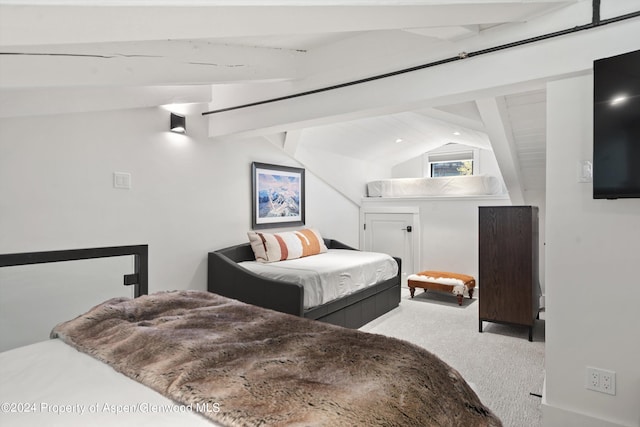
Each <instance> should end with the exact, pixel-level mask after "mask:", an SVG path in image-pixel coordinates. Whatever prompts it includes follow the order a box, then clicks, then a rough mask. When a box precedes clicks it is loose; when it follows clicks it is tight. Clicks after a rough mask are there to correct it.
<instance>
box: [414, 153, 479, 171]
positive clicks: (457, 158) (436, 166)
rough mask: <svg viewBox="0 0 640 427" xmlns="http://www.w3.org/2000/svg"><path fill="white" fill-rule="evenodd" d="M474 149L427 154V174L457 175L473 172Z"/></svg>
mask: <svg viewBox="0 0 640 427" xmlns="http://www.w3.org/2000/svg"><path fill="white" fill-rule="evenodd" d="M474 158H475V156H474V151H473V150H468V151H455V152H444V153H443V152H441V153H430V154H428V169H427V171H426V172H427V173H428V176H431V177H439V176H459V175H473V174H474V170H473V169H474Z"/></svg>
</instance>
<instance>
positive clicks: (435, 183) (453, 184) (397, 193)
mask: <svg viewBox="0 0 640 427" xmlns="http://www.w3.org/2000/svg"><path fill="white" fill-rule="evenodd" d="M501 192H502V188H501V185H500V181H499V180H498V179H497V178H496V177H495V176H490V175H469V176H445V177H436V178H394V179H381V180H377V181H371V182H369V183H368V184H367V195H368V196H369V197H409V196H411V197H414V196H444V197H446V196H481V195H493V194H500V193H501Z"/></svg>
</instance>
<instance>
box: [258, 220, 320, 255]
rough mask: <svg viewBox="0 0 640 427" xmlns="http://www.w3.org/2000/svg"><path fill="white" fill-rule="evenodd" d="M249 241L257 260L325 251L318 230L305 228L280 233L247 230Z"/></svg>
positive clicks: (315, 253)
mask: <svg viewBox="0 0 640 427" xmlns="http://www.w3.org/2000/svg"><path fill="white" fill-rule="evenodd" d="M247 235H248V236H249V243H251V249H253V253H254V254H255V256H256V261H259V262H275V261H284V260H287V259H296V258H302V257H305V256H309V255H317V254H320V253H323V252H327V247H326V246H325V244H324V240H322V236H320V233H318V231H316V230H314V229H312V228H305V229H303V230H298V231H285V232H282V233H262V232H258V231H249V232H248V233H247Z"/></svg>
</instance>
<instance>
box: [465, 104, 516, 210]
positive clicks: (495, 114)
mask: <svg viewBox="0 0 640 427" xmlns="http://www.w3.org/2000/svg"><path fill="white" fill-rule="evenodd" d="M476 104H477V105H478V110H479V111H480V116H481V117H482V121H483V122H484V126H485V129H486V132H487V135H488V136H489V140H490V141H491V146H492V147H493V153H494V154H495V156H496V160H497V161H498V167H499V168H500V173H501V174H502V178H503V180H504V183H505V185H506V186H507V191H508V193H509V198H510V199H511V203H512V204H514V205H521V204H523V203H524V188H523V185H522V177H521V176H520V165H519V163H518V153H517V150H516V146H515V142H514V140H513V132H512V131H511V126H510V124H509V123H510V122H509V117H508V112H507V107H506V103H505V101H504V97H499V98H485V99H479V100H477V101H476Z"/></svg>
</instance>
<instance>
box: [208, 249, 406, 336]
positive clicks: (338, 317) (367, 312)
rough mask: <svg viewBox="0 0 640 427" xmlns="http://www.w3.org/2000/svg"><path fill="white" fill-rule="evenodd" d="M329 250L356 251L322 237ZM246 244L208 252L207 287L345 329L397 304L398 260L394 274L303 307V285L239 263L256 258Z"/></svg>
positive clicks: (399, 267) (356, 325)
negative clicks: (326, 300)
mask: <svg viewBox="0 0 640 427" xmlns="http://www.w3.org/2000/svg"><path fill="white" fill-rule="evenodd" d="M323 241H324V243H325V245H326V247H327V248H328V249H329V250H332V249H342V250H352V251H353V250H355V249H354V248H352V247H350V246H347V245H345V244H344V243H341V242H339V241H337V240H333V239H323ZM255 259H256V258H255V254H254V252H253V250H252V248H251V245H250V244H249V243H245V244H241V245H236V246H232V247H229V248H225V249H220V250H217V251H214V252H209V262H208V263H209V265H208V270H209V271H208V288H207V289H208V290H209V291H210V292H214V293H217V294H219V295H223V296H226V297H229V298H234V299H237V300H240V301H243V302H246V303H249V304H254V305H258V306H260V307H265V308H270V309H272V310H277V311H280V312H283V313H288V314H294V315H296V316H302V317H306V318H308V319H313V320H320V321H323V322H327V323H332V324H335V325H340V326H345V327H348V328H359V327H360V326H362V325H364V324H366V323H368V322H370V321H371V320H373V319H375V318H377V317H380V316H381V315H382V314H384V313H386V312H388V311H390V310H392V309H393V308H395V307H397V306H398V304H399V303H400V277H401V273H400V269H401V260H400V259H399V258H395V260H396V262H397V264H398V272H397V275H396V276H395V277H392V278H390V279H388V280H384V281H382V282H380V283H376V284H374V285H372V286H369V287H367V288H364V289H361V290H359V291H356V292H354V293H351V294H348V295H346V296H344V297H342V298H339V299H336V300H333V301H329V302H326V303H324V304H321V305H319V306H315V307H306V308H305V307H304V288H303V286H302V285H300V284H298V283H292V282H290V281H285V280H277V279H269V278H266V277H264V276H261V275H258V274H255V273H253V272H251V271H249V270H247V269H246V268H243V267H242V266H241V265H239V263H241V262H243V261H253V260H255Z"/></svg>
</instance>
